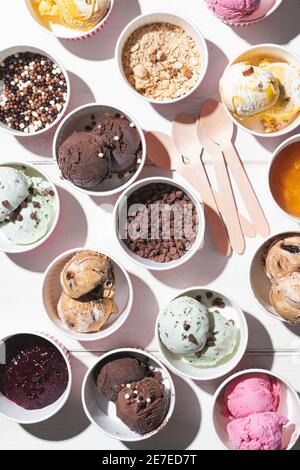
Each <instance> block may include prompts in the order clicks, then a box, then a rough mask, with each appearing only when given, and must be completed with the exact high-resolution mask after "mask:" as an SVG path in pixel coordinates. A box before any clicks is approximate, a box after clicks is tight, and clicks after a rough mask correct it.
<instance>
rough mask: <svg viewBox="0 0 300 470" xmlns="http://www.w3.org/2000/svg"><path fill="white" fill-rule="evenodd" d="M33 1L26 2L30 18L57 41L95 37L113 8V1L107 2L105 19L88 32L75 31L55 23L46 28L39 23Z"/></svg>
mask: <svg viewBox="0 0 300 470" xmlns="http://www.w3.org/2000/svg"><path fill="white" fill-rule="evenodd" d="M34 1H35V0H26V7H27V10H28V12H29V13H30V15H31V16H32V18H33V19H34V20H35V22H36V23H37V24H38V26H39V27H40V28H41V29H42V30H43V31H46V32H47V33H48V34H51V35H52V36H55V37H57V38H59V39H68V40H71V41H81V40H84V39H88V38H90V37H92V36H95V34H97V33H98V32H99V31H100V30H101V29H102V28H103V27H104V26H105V25H106V24H107V23H108V20H109V17H110V15H111V12H112V10H113V7H114V3H115V0H109V1H110V6H109V9H108V12H107V14H106V15H105V17H104V18H103V19H102V20H101V21H100V22H99V23H98V24H97V25H96V26H94V27H93V28H92V29H90V30H89V31H79V30H76V29H72V28H68V27H66V26H64V25H63V24H55V23H51V22H50V23H49V26H48V27H47V24H43V22H42V21H41V17H40V15H39V14H38V12H37V9H36V8H34V7H33V2H34Z"/></svg>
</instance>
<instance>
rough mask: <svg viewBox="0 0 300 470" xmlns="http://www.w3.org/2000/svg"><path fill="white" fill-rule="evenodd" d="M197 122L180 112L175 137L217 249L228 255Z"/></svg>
mask: <svg viewBox="0 0 300 470" xmlns="http://www.w3.org/2000/svg"><path fill="white" fill-rule="evenodd" d="M195 122H196V120H195V119H194V117H193V116H190V115H187V114H179V115H178V116H177V117H176V118H175V120H174V122H173V128H172V134H173V139H174V142H175V146H176V148H177V151H178V152H179V154H180V155H181V156H183V157H187V158H188V159H189V162H190V165H189V166H186V169H187V170H188V171H189V178H190V180H191V181H192V184H193V186H194V187H195V188H197V190H198V192H199V193H200V196H201V199H202V201H203V204H204V209H205V216H206V218H207V220H208V222H209V225H210V228H211V231H212V234H213V237H214V241H215V244H216V246H217V249H218V251H219V252H220V253H221V254H222V255H223V256H228V255H229V254H230V251H231V250H230V246H229V240H228V234H227V231H226V227H225V225H224V222H223V220H222V218H221V216H220V213H219V209H218V206H217V203H216V201H215V198H214V195H213V192H212V189H211V186H210V182H209V180H208V177H207V174H206V171H205V168H204V165H203V163H202V161H201V160H200V154H201V152H202V147H201V145H200V144H199V141H198V139H197V132H196V127H195ZM181 159H182V157H181Z"/></svg>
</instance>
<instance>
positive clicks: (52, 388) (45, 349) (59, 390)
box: [0, 332, 72, 424]
mask: <svg viewBox="0 0 300 470" xmlns="http://www.w3.org/2000/svg"><path fill="white" fill-rule="evenodd" d="M71 381H72V378H71V367H70V362H69V359H68V356H67V353H66V351H65V350H64V348H63V347H61V346H60V345H59V344H57V343H56V340H55V339H52V338H48V337H47V336H45V335H44V334H40V333H31V332H24V333H18V334H14V335H11V336H7V337H6V338H4V339H2V340H1V341H0V415H1V416H2V417H4V418H6V419H9V420H11V421H15V422H17V423H22V424H33V423H39V422H41V421H45V420H47V419H49V418H51V417H52V416H53V415H54V414H56V413H57V412H58V411H59V410H60V409H61V408H62V407H63V405H64V404H65V403H66V401H67V399H68V397H69V394H70V389H71Z"/></svg>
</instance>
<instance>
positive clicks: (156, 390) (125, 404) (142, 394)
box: [116, 377, 169, 434]
mask: <svg viewBox="0 0 300 470" xmlns="http://www.w3.org/2000/svg"><path fill="white" fill-rule="evenodd" d="M168 406H169V401H168V397H167V394H166V391H165V387H164V385H163V384H162V383H160V382H159V381H157V380H156V379H155V378H153V377H146V378H144V379H142V380H141V381H139V382H136V383H132V384H131V387H130V388H128V387H126V386H125V387H123V388H122V389H121V391H120V392H119V395H118V400H117V402H116V408H117V416H118V417H119V418H120V419H121V420H122V421H123V423H125V424H126V425H127V426H128V427H129V429H131V430H132V431H134V432H136V433H138V434H146V433H148V432H151V431H153V430H154V429H156V428H157V427H158V426H159V425H160V424H161V423H162V421H163V420H164V418H165V416H166V414H167V411H168Z"/></svg>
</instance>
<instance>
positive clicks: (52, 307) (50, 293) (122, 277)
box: [42, 247, 133, 341]
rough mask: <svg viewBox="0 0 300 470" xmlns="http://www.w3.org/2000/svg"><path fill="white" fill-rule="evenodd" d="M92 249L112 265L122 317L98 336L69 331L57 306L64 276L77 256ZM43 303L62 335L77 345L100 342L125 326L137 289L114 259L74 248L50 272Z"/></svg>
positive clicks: (63, 254)
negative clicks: (78, 343) (65, 270)
mask: <svg viewBox="0 0 300 470" xmlns="http://www.w3.org/2000/svg"><path fill="white" fill-rule="evenodd" d="M88 249H91V250H93V251H98V252H101V253H103V254H106V255H107V256H108V257H109V258H110V260H111V261H112V264H113V267H114V273H115V279H116V295H115V303H116V305H117V306H118V308H119V313H118V314H114V315H111V317H110V319H109V320H108V322H107V323H106V324H105V325H104V326H103V328H102V329H101V331H99V332H97V333H78V332H76V331H72V330H71V329H69V328H68V327H67V326H66V325H65V323H64V322H63V321H62V320H61V319H60V318H59V316H58V313H57V304H58V301H59V298H60V295H61V293H62V288H61V284H60V273H61V271H62V270H63V268H64V266H65V265H66V263H67V262H68V261H69V260H70V259H71V258H72V256H73V255H75V254H76V253H78V252H79V251H83V250H88ZM42 301H43V304H44V309H45V312H46V314H47V317H48V319H49V320H50V321H51V323H52V325H53V326H54V327H55V328H56V329H57V330H58V331H59V332H60V333H63V334H64V335H66V336H68V337H69V338H72V339H75V340H77V341H96V340H101V339H103V338H106V337H107V336H109V335H111V334H113V333H115V332H116V331H117V330H118V329H119V328H121V326H122V325H123V323H125V321H126V319H127V318H128V315H129V313H130V311H131V308H132V303H133V289H132V283H131V280H130V277H129V275H128V273H127V271H126V270H125V269H124V268H123V266H122V265H121V264H120V263H119V261H117V260H116V259H115V258H114V257H112V256H110V255H109V254H107V253H105V252H103V250H97V249H95V248H87V247H86V248H73V249H72V250H69V251H66V252H64V253H62V254H61V255H60V256H58V257H57V258H56V259H55V260H54V261H52V263H51V264H50V266H49V267H48V268H47V270H46V272H45V275H44V279H43V287H42Z"/></svg>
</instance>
